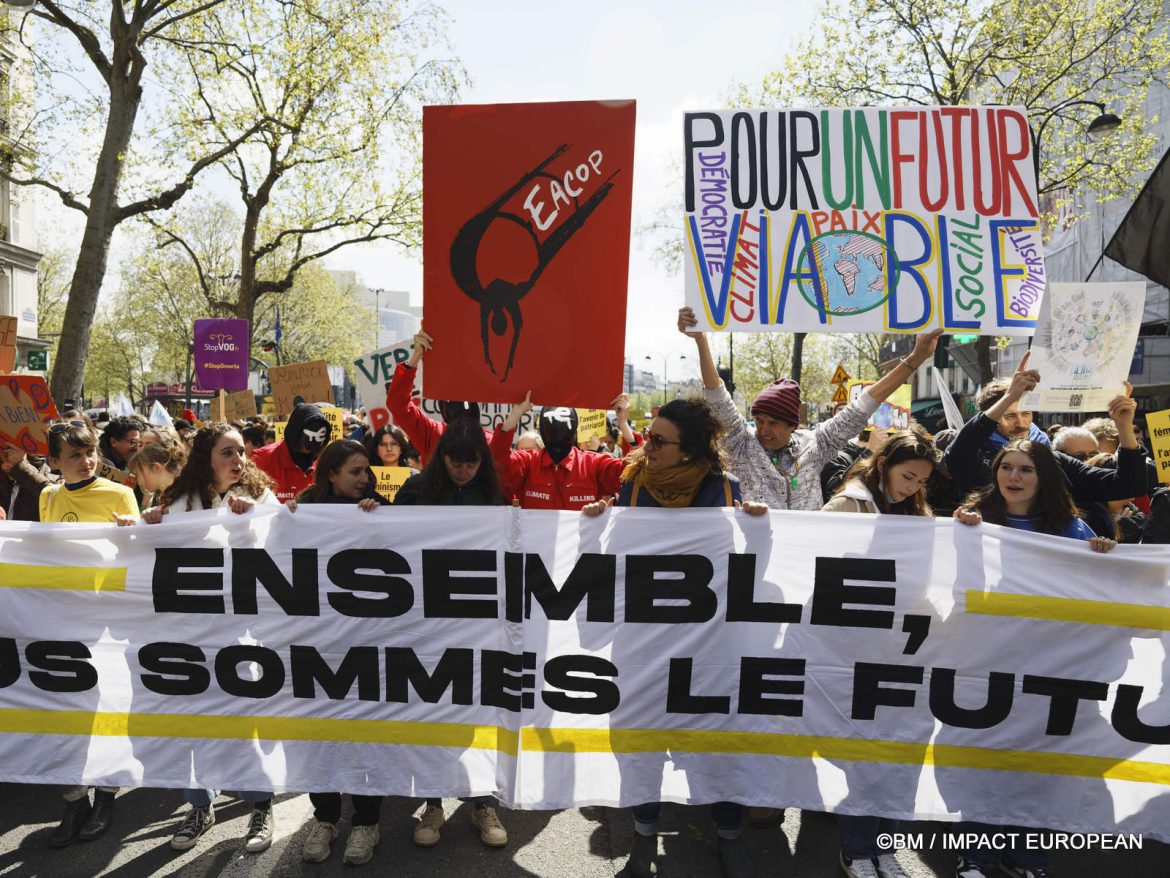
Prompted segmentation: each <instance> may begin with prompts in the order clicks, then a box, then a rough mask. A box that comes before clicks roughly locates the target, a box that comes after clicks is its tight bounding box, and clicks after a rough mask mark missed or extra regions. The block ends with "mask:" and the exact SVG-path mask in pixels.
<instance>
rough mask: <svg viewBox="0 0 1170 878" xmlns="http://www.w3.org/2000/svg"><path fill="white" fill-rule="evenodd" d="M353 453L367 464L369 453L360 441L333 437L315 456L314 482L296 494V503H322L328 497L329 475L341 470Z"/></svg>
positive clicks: (329, 489)
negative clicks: (318, 455)
mask: <svg viewBox="0 0 1170 878" xmlns="http://www.w3.org/2000/svg"><path fill="white" fill-rule="evenodd" d="M355 454H360V455H361V456H362V457H364V458H365V460H366V465H367V466H368V465H369V462H370V455H369V452H368V451H366V448H365V446H364V445H362V443H360V442H358V441H357V440H356V439H334V440H333V441H332V442H330V443H329V444H328V445H326V446H325V450H324V451H322V452H321V456H320V457H318V458H317V468H316V472H315V473H314V475H313V478H314V482H313V484H312V485H310V486H309V487H307V488H305V490H303V491H301V493H300V494H298V495H297V502H298V503H324V502H325V501H326V500H328V499H329V494H330V493H331V491H332V486H331V485H330V484H329V476H331V475H336V474H337V473H339V472H341V470H342V468H343V467H344V466H345V462H346V461H347V460H349V459H350V458H351V457H353V456H354V455H355Z"/></svg>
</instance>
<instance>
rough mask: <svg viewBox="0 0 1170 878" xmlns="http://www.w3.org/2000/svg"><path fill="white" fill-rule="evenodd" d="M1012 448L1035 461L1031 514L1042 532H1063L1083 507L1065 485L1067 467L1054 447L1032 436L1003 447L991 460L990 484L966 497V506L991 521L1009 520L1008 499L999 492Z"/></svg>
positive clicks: (996, 522) (1000, 522)
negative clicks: (1054, 452)
mask: <svg viewBox="0 0 1170 878" xmlns="http://www.w3.org/2000/svg"><path fill="white" fill-rule="evenodd" d="M1013 451H1018V452H1020V453H1021V454H1026V455H1027V456H1028V457H1030V458H1031V459H1032V463H1034V464H1035V465H1036V480H1037V485H1036V496H1035V497H1034V498H1032V506H1031V508H1030V509H1029V510H1028V518H1030V519H1032V520H1033V521H1035V522H1036V528H1037V530H1039V531H1040V532H1041V533H1046V534H1056V535H1057V536H1059V535H1061V534H1063V533H1064V529H1065V528H1066V527H1068V523H1069V522H1070V521H1072V520H1073V519H1074V518H1077V517H1078V516H1079V515H1080V514H1081V511H1080V510H1079V509H1077V505H1076V503H1074V502H1073V498H1072V495H1070V494H1069V492H1068V488H1067V487H1066V486H1065V482H1064V471H1063V470H1062V469H1061V468H1060V464H1059V463H1057V462H1056V455H1054V454H1053V453H1052V449H1051V448H1049V447H1048V446H1047V445H1044V444H1042V443H1040V442H1034V441H1032V440H1031V439H1017V440H1016V441H1014V442H1009V443H1008V444H1007V445H1005V446H1004V447H1003V448H1002V449H1000V452H999V454H997V455H996V456H995V460H994V461H992V463H991V484H990V485H986V486H984V487H982V488H980V489H979V490H977V491H973V492H972V493H971V494H969V495H968V496H967V499H966V500H964V501H963V508H964V509H973V510H975V511H976V512H978V513H979V514H980V515H982V516H983V520H984V521H989V522H991V523H992V524H1007V515H1008V513H1007V502H1006V501H1005V500H1004V497H1003V495H1002V494H1001V493H1000V492H999V468H1000V466H1001V465H1002V464H1003V459H1004V457H1005V456H1006V455H1008V454H1010V453H1012V452H1013Z"/></svg>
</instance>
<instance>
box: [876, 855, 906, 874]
mask: <svg viewBox="0 0 1170 878" xmlns="http://www.w3.org/2000/svg"><path fill="white" fill-rule="evenodd" d="M877 871H878V875H880V876H881V878H910V876H909V875H907V874H906V870H905V869H903V868H902V864H901V863H899V862H898V860H897V859H896V858H895V857H894V855H893V854H878V855H877Z"/></svg>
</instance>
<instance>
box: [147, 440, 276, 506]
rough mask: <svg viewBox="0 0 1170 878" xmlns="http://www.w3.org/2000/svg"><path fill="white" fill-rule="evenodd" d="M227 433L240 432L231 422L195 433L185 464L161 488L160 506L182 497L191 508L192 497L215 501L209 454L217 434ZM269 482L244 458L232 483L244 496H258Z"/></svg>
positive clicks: (213, 448)
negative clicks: (239, 473)
mask: <svg viewBox="0 0 1170 878" xmlns="http://www.w3.org/2000/svg"><path fill="white" fill-rule="evenodd" d="M228 433H235V434H236V435H237V436H239V435H240V434H239V431H238V430H237V429H236V428H235V427H233V426H232V425H231V424H212V425H210V426H208V427H203V428H202V429H201V430H200V431H199V432H198V433H196V434H195V439H194V440H193V441H192V442H191V453H190V455H189V456H188V458H187V464H186V466H184V467H183V470H182V472H180V473H179V475H178V476H177V477H176V478H175V480H174V482H172V483H171V486H170V487H169V488H167V489H166V491H164V492H163V496H162V501H161V502H162V505H163V506H171V505H172V504H174V503H175V502H177V501H178V500H179V499H181V498H183V497H186V498H187V509H188V510H190V509H193V508H194V502H193V501H194V498H195V497H196V496H198V497H199V498H200V499H201V500H202V501H203V506H204V508H206V509H210V508H211V506H212V504H213V503H214V502H215V488H214V487H213V485H214V484H215V475H214V472H213V470H212V468H211V454H212V452H213V451H214V450H215V446H216V443H218V442H219V440H220V437H221V436H226V435H227V434H228ZM243 441H244V439H243V437H242V436H241V437H240V443H241V444H243ZM272 484H273V483H272V479H270V478H268V476H267V475H266V474H265V473H264V472H263V471H262V470H261V469H260V468H259V467H258V466H256V464H254V463H252V461H250V460H247V459H245V460H244V471H243V473H242V474H241V475H240V480H239V481H238V482H236V483H235V485H233V486H232V487H233V488H240V489H242V491H243V493H244V494H245V495H246V496H248V497H251V498H252V499H253V500H258V499H259V498H260V497H261V496H262V495H263V494H264V492H265V491H266V490H268V489H269V488H271V487H272Z"/></svg>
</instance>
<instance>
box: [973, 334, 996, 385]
mask: <svg viewBox="0 0 1170 878" xmlns="http://www.w3.org/2000/svg"><path fill="white" fill-rule="evenodd" d="M975 365H976V366H978V367H979V385H980V386H983V385H984V384H986V383H987V382H988V381H991V380H992V379H993V378H995V374H994V373H993V372H992V371H991V336H990V335H981V336H979V338H978V339H976V340H975Z"/></svg>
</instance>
